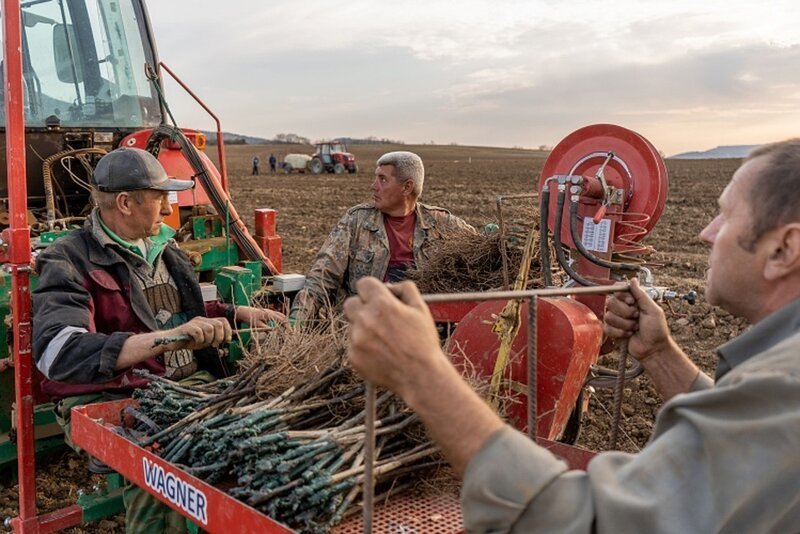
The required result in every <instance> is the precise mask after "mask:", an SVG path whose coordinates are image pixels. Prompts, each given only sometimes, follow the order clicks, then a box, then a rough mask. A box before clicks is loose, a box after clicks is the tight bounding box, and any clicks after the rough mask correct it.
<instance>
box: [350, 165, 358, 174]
mask: <svg viewBox="0 0 800 534" xmlns="http://www.w3.org/2000/svg"><path fill="white" fill-rule="evenodd" d="M347 171H348V172H349V173H350V174H355V173H357V172H358V165H351V166H350V168H349V169H347Z"/></svg>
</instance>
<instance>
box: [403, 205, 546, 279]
mask: <svg viewBox="0 0 800 534" xmlns="http://www.w3.org/2000/svg"><path fill="white" fill-rule="evenodd" d="M529 211H530V213H528V214H526V217H525V218H524V219H512V220H510V221H509V222H508V223H507V224H505V225H504V233H503V234H501V233H500V232H499V231H494V232H489V233H477V234H467V233H457V234H452V235H448V237H447V239H443V240H441V241H439V242H437V243H436V246H435V248H433V249H432V251H431V252H430V256H429V257H428V258H427V260H425V261H424V262H422V263H420V264H419V265H417V267H416V268H415V269H412V270H410V271H408V278H409V279H410V280H413V281H414V282H416V284H417V287H419V289H420V291H421V292H422V293H458V292H462V291H492V290H496V289H501V288H503V287H504V286H505V284H506V283H511V284H513V283H514V279H515V278H516V276H517V273H518V272H519V270H520V264H521V263H522V258H523V247H524V245H525V241H526V239H527V236H528V232H530V231H531V230H534V231H538V224H534V223H533V222H532V221H537V220H538V210H537V209H536V208H532V209H531V210H529ZM534 239H535V243H534V251H533V255H532V257H531V266H530V271H529V274H528V285H527V287H528V288H529V289H534V288H540V287H544V281H543V279H542V266H541V261H540V243H539V236H538V233H537V234H536V235H535V236H534ZM504 255H505V262H504V261H503V256H504ZM550 257H551V258H553V257H555V256H554V254H550ZM551 267H552V266H551ZM504 270H505V273H504Z"/></svg>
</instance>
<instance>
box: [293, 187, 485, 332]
mask: <svg viewBox="0 0 800 534" xmlns="http://www.w3.org/2000/svg"><path fill="white" fill-rule="evenodd" d="M416 212H417V222H416V225H415V228H414V244H413V251H414V262H415V263H416V264H417V265H419V264H420V262H421V261H424V260H425V259H427V258H428V255H429V252H430V249H431V246H432V244H433V243H434V242H435V241H436V240H439V239H442V238H443V237H445V236H446V235H447V234H448V233H451V232H475V229H474V228H473V227H472V226H470V225H469V224H467V223H466V222H464V221H463V220H462V219H460V218H459V217H456V216H455V215H452V214H451V213H450V212H449V211H447V210H446V209H444V208H439V207H436V206H428V205H425V204H420V203H419V202H418V203H417V208H416ZM388 266H389V238H388V237H387V236H386V230H385V229H384V227H383V213H381V211H380V210H378V209H376V208H375V206H373V205H372V204H369V203H368V204H359V205H358V206H354V207H352V208H350V209H349V210H347V212H346V213H345V214H344V216H343V217H342V218H341V219H340V220H339V222H338V223H337V225H336V228H334V229H333V231H332V232H331V233H330V235H329V236H328V239H327V240H326V241H325V243H324V244H323V245H322V248H321V249H320V250H319V252H318V253H317V256H316V258H315V259H314V263H313V264H312V266H311V271H310V272H309V273H308V277H307V278H306V283H305V285H304V286H303V289H301V290H300V292H299V293H298V295H297V297H296V298H295V300H294V304H293V305H292V311H291V313H290V317H292V318H294V319H296V320H297V321H304V320H306V319H315V318H317V317H318V315H319V311H320V309H321V308H323V307H325V306H326V305H327V304H330V305H335V304H336V303H337V302H338V301H339V300H340V298H341V297H342V296H350V295H354V294H355V292H356V290H355V286H356V281H357V280H358V279H359V278H363V277H365V276H374V277H376V278H379V279H381V280H382V279H383V277H384V275H385V274H386V269H387V268H388Z"/></svg>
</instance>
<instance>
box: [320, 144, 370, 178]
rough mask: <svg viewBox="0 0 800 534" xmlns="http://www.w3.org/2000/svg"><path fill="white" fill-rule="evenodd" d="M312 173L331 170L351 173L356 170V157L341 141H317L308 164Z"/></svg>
mask: <svg viewBox="0 0 800 534" xmlns="http://www.w3.org/2000/svg"><path fill="white" fill-rule="evenodd" d="M308 166H309V169H311V172H313V173H314V174H320V173H322V172H323V171H324V172H332V173H334V174H344V172H345V171H347V172H349V173H350V174H353V173H355V172H358V165H356V157H355V156H354V155H353V154H351V153H350V152H348V151H347V145H346V144H345V143H344V142H342V141H319V142H317V143H316V151H315V152H314V155H313V156H311V161H310V162H309V164H308Z"/></svg>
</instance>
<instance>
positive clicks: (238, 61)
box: [149, 0, 800, 155]
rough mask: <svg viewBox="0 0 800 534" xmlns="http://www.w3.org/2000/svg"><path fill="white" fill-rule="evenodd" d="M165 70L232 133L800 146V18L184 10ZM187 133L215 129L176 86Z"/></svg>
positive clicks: (306, 6)
mask: <svg viewBox="0 0 800 534" xmlns="http://www.w3.org/2000/svg"><path fill="white" fill-rule="evenodd" d="M149 11H150V17H151V19H152V22H153V25H154V30H155V35H156V39H157V42H158V47H159V53H160V56H161V59H162V60H163V61H164V62H165V63H166V64H167V65H168V66H169V67H171V68H172V69H173V70H174V71H176V73H177V74H178V75H179V76H180V77H181V78H182V79H183V80H184V81H186V82H187V83H188V84H189V85H190V87H191V88H192V89H193V90H194V91H195V92H196V93H197V94H198V95H199V96H201V97H202V98H203V99H204V100H205V101H206V103H207V104H208V105H209V106H210V107H211V108H212V109H213V110H214V111H215V113H216V114H217V115H218V116H219V117H220V119H221V120H222V125H223V128H224V129H225V130H226V131H229V132H236V133H241V134H247V135H253V136H259V137H268V138H271V137H273V136H274V135H275V134H277V133H297V134H300V135H302V136H305V137H310V138H312V140H313V139H316V138H323V137H335V136H351V137H366V136H377V137H386V138H391V139H400V140H404V141H406V142H408V143H422V142H426V143H427V142H431V141H434V142H436V143H441V144H447V143H458V144H469V145H489V146H523V147H538V146H539V145H554V144H555V143H557V142H558V141H559V140H560V139H561V138H562V137H564V136H565V135H567V134H568V133H569V132H571V131H572V130H574V129H576V128H579V127H581V126H584V125H586V124H591V123H596V122H612V123H616V124H620V125H623V126H625V127H628V128H631V129H633V130H636V131H638V132H639V133H640V134H642V135H644V136H645V137H647V138H648V139H650V141H652V142H653V143H654V144H655V145H656V146H657V147H658V148H659V149H660V150H662V151H663V152H664V153H665V154H667V155H671V154H675V153H677V152H683V151H688V150H705V149H708V148H712V147H714V146H717V145H730V144H759V143H764V142H769V141H775V140H780V139H784V138H787V137H792V136H798V135H800V132H798V129H799V128H798V125H800V2H798V1H797V0H774V1H773V0H768V1H762V2H743V1H705V2H697V1H696V0H692V1H685V0H678V1H670V2H664V1H628V0H616V1H614V2H599V1H598V2H592V1H557V0H529V1H504V0H461V1H447V2H444V1H431V0H428V1H416V0H394V1H392V2H386V1H376V0H372V1H369V0H350V1H347V2H323V1H319V0H303V1H302V2H294V1H285V0H270V1H268V2H264V1H262V0H233V1H229V2H217V1H211V0H170V1H169V2H161V1H160V2H150V3H149ZM168 91H169V92H168V99H169V101H170V103H171V105H172V107H173V110H174V111H175V113H176V118H177V120H178V121H179V122H180V123H181V124H182V125H183V126H188V127H197V128H203V129H211V128H212V127H213V122H211V121H210V120H209V119H207V118H205V117H204V115H203V112H202V110H200V109H199V108H198V107H197V106H195V105H193V104H192V103H191V102H190V101H189V100H188V99H186V98H183V97H182V96H181V95H179V94H178V90H177V87H175V86H172V85H169V86H168Z"/></svg>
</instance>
